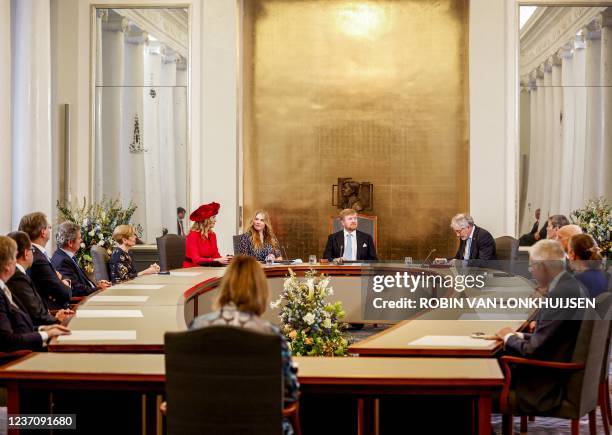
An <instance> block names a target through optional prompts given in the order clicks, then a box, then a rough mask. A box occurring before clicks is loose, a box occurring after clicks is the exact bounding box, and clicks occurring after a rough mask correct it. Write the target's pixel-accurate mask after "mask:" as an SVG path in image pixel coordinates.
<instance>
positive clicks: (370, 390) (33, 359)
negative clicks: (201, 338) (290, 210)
mask: <svg viewBox="0 0 612 435" xmlns="http://www.w3.org/2000/svg"><path fill="white" fill-rule="evenodd" d="M289 268H291V269H292V270H293V271H295V272H296V274H298V276H299V275H303V274H304V273H305V272H306V271H307V270H309V269H311V267H310V266H309V265H292V266H285V265H272V266H264V270H265V273H266V276H267V278H268V282H269V286H270V290H271V300H274V299H275V298H276V296H278V294H279V293H280V291H281V289H282V284H283V281H284V279H285V278H286V276H287V275H288V269H289ZM314 268H315V269H316V270H317V271H318V272H323V273H325V274H327V275H329V276H331V285H332V286H333V288H334V294H333V296H332V297H331V298H330V299H331V300H332V301H334V300H341V301H342V302H343V305H344V309H345V311H346V318H345V320H346V321H347V322H350V323H362V322H363V323H395V324H394V325H393V326H391V327H390V328H387V329H386V330H384V331H383V332H381V333H378V334H375V335H373V336H371V337H369V338H367V339H365V340H363V341H361V342H359V343H356V344H353V345H352V346H351V347H350V349H349V351H350V353H352V354H356V355H359V356H362V357H360V358H309V357H295V358H294V361H295V362H296V363H297V364H298V377H299V381H300V384H301V386H300V390H301V392H302V399H301V408H302V411H301V412H304V414H303V419H302V427H303V430H304V433H305V434H307V433H318V431H319V428H318V426H317V424H318V422H319V421H321V418H323V419H324V420H325V419H326V418H327V419H328V420H329V421H336V422H337V425H338V426H339V427H338V428H337V430H338V431H340V432H346V433H359V434H369V433H378V432H377V431H378V429H377V427H378V424H379V423H376V422H379V418H378V409H379V408H378V406H379V405H378V403H379V402H378V400H379V399H380V400H383V401H384V400H387V399H385V398H389V400H390V401H387V402H384V403H383V402H381V404H380V407H381V408H380V409H387V410H388V409H394V408H393V407H394V406H399V409H396V411H397V412H400V413H401V412H403V411H401V409H403V408H402V407H403V406H405V402H393V400H394V398H397V396H403V397H407V396H418V397H419V399H418V400H417V402H414V401H413V402H410V403H412V404H414V403H425V402H423V400H421V398H422V397H429V398H432V397H435V398H436V399H435V400H436V403H440V400H442V398H446V397H448V398H449V400H451V401H452V400H459V399H460V400H462V402H461V403H462V404H464V405H462V406H467V408H457V409H456V410H455V411H456V412H457V413H459V417H460V418H463V419H464V420H465V421H462V422H459V421H454V420H453V424H455V425H466V426H467V427H471V429H469V430H470V432H472V433H475V432H478V433H481V434H489V433H490V430H491V425H490V417H491V407H492V398H493V396H494V394H495V393H496V392H497V391H499V389H500V388H501V386H502V384H503V374H502V373H501V370H500V368H499V365H498V363H497V360H496V359H495V358H494V356H495V354H496V353H497V352H498V351H499V345H498V343H497V342H496V341H484V340H475V339H474V340H472V341H469V340H468V342H467V343H465V342H463V341H465V339H466V338H468V339H469V335H470V334H472V333H474V332H483V333H485V334H493V333H495V332H496V331H497V330H499V329H500V328H501V327H503V326H508V325H509V326H513V327H515V328H519V327H520V326H521V325H523V324H524V323H525V321H526V320H527V319H528V316H529V315H530V313H528V312H520V311H519V312H516V313H512V315H511V316H510V317H512V319H510V318H509V319H507V320H506V319H503V318H502V319H500V320H490V319H491V318H492V317H495V316H497V317H498V318H500V316H501V317H503V315H504V314H503V313H495V312H491V311H486V310H485V311H484V312H470V311H468V312H466V311H465V310H463V311H461V310H444V311H443V313H441V312H440V311H438V310H430V311H423V312H418V313H409V314H410V316H411V318H410V319H408V320H401V321H377V320H374V321H373V320H366V319H364V318H363V317H364V313H363V310H362V305H363V304H364V303H369V302H370V301H368V300H366V299H367V293H366V292H365V290H364V289H367V286H365V287H364V282H366V281H364V280H363V279H364V277H366V278H367V277H368V276H370V275H372V274H373V273H374V272H373V269H372V266H371V265H360V264H351V265H343V266H335V265H317V266H315V267H314ZM225 270H226V269H225V268H191V269H179V270H174V271H171V272H170V274H169V275H148V276H141V277H138V278H136V279H135V280H133V281H130V282H127V283H124V284H120V285H115V286H113V287H111V288H109V289H106V290H103V291H99V292H97V293H95V294H93V295H91V296H89V297H87V298H86V299H84V300H83V301H82V302H81V303H80V304H79V305H78V307H77V310H76V315H75V316H74V317H73V318H72V319H70V321H69V326H70V328H71V330H72V332H73V333H72V335H70V336H64V337H60V338H59V339H54V340H53V341H52V342H51V343H50V345H49V350H50V351H51V352H48V353H40V354H31V355H29V356H26V357H25V358H23V359H21V360H18V361H16V362H13V363H10V364H7V365H5V366H2V367H0V382H2V383H3V384H5V385H6V386H7V388H8V389H9V412H11V413H18V412H19V409H20V405H22V402H21V399H20V398H23V397H25V398H27V397H28V394H29V392H30V391H31V390H32V389H36V390H38V391H49V392H59V393H60V394H61V393H62V392H64V391H74V390H79V391H84V393H83V394H87V391H94V390H106V391H108V392H109V393H110V394H111V395H113V397H115V395H116V394H119V393H124V394H128V392H130V391H131V392H133V391H139V392H142V394H143V398H144V400H145V402H146V406H145V408H143V409H144V410H143V411H142V412H143V414H142V421H143V422H146V423H145V426H144V428H143V432H146V433H156V431H157V430H158V429H159V427H160V424H161V423H160V421H161V417H160V416H159V413H158V412H157V409H158V402H159V400H161V399H160V397H161V395H163V391H164V380H165V371H164V355H163V347H164V334H165V333H166V332H168V331H181V330H185V329H187V326H188V324H189V323H190V322H191V320H192V319H193V318H194V317H195V316H197V315H199V314H203V313H206V312H209V311H210V310H211V309H212V301H213V300H214V298H215V296H216V295H217V292H218V286H219V283H220V280H221V278H222V276H223V274H224V272H225ZM375 271H376V273H395V272H397V271H399V272H404V271H407V272H409V273H417V274H425V275H442V276H448V275H452V274H454V273H456V271H454V270H453V269H450V268H426V269H421V268H407V267H406V266H404V265H403V264H381V265H377V266H376V269H375ZM487 285H488V287H489V290H490V291H489V292H487V294H484V293H479V294H472V292H471V291H469V290H466V291H464V292H463V293H455V292H454V290H453V289H450V290H448V289H435V288H433V289H431V290H430V291H431V294H430V296H432V297H435V296H437V297H441V296H444V297H449V296H453V297H464V298H469V297H471V296H476V295H477V296H480V297H495V296H496V295H499V292H503V293H505V294H513V295H517V296H526V295H528V294H529V293H530V292H531V289H532V286H531V284H530V283H529V282H528V281H527V280H524V279H523V278H520V277H502V276H499V277H495V276H494V277H492V278H490V280H488V282H487ZM263 317H264V318H266V319H267V320H270V321H272V322H275V323H276V322H277V319H278V310H273V309H271V308H268V310H267V311H266V313H265V314H264V316H263ZM432 336H433V337H437V340H438V341H437V342H436V340H434V343H428V337H429V340H430V341H431V337H432ZM466 336H467V337H466ZM440 337H446V339H448V337H450V338H451V339H452V338H454V337H458V338H459V339H460V341H459V342H458V343H455V342H453V340H451V342H449V343H444V342H439V340H440ZM461 340H463V341H461ZM415 341H416V342H417V343H413V342H415ZM419 343H420V344H419ZM407 356H410V358H406V357H407ZM70 394H72V393H70ZM82 397H90V396H82ZM93 397H95V395H94V396H93ZM453 398H454V399H453ZM340 399H342V400H340ZM138 403H139V404H140V402H138ZM313 403H314V405H313ZM449 403H453V405H452V406H451V407H452V408H455V404H456V403H457V402H449ZM138 406H140V405H138ZM313 406H314V408H313ZM449 406H450V405H449ZM341 407H344V408H341ZM355 409H358V411H357V413H356V414H355V411H354V410H355ZM430 411H431V412H433V410H430ZM325 412H328V413H330V414H329V415H328V416H327V417H322V415H323V413H325ZM387 412H388V411H387ZM426 412H429V411H426ZM339 415H342V416H343V417H342V418H339ZM387 415H388V414H387ZM418 415H421V414H418ZM433 415H435V413H434V414H433ZM466 415H467V416H468V417H465V416H466ZM470 416H472V417H470ZM474 416H475V420H474V419H473V418H474ZM456 417H457V416H456ZM381 418H382V417H381ZM432 418H434V417H433V416H432ZM382 421H389V419H384V418H382V419H381V420H380V422H382ZM429 421H430V420H427V419H425V422H427V424H429V423H428V422H429ZM380 424H383V423H380Z"/></svg>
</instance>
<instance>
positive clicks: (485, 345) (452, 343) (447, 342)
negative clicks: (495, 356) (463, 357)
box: [408, 335, 496, 349]
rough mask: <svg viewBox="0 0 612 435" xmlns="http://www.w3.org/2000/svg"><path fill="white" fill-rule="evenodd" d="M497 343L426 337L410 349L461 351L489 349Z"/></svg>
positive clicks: (448, 336) (470, 338)
mask: <svg viewBox="0 0 612 435" xmlns="http://www.w3.org/2000/svg"><path fill="white" fill-rule="evenodd" d="M495 345H496V342H495V341H490V340H480V339H477V338H472V337H468V336H465V335H425V336H424V337H421V338H419V339H417V340H414V341H412V342H410V343H408V346H410V347H456V348H460V349H464V348H465V349H473V348H478V349H489V348H492V347H494V346H495Z"/></svg>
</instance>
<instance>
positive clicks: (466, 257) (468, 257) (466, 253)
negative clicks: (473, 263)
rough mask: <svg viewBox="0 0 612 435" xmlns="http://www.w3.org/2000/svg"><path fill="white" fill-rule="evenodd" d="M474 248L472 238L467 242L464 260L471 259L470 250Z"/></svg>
mask: <svg viewBox="0 0 612 435" xmlns="http://www.w3.org/2000/svg"><path fill="white" fill-rule="evenodd" d="M471 248H472V238H471V237H470V238H469V239H467V240H466V241H465V252H464V253H463V259H464V260H469V259H470V249H471Z"/></svg>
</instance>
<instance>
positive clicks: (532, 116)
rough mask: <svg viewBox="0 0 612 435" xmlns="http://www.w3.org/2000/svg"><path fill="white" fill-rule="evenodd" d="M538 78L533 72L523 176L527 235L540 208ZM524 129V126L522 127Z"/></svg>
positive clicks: (522, 230)
mask: <svg viewBox="0 0 612 435" xmlns="http://www.w3.org/2000/svg"><path fill="white" fill-rule="evenodd" d="M536 77H537V72H536V71H533V72H532V73H531V74H530V75H529V84H528V86H529V127H530V128H529V159H528V161H527V164H528V171H527V173H524V174H523V177H527V193H526V195H525V207H524V210H523V216H522V218H521V222H522V223H523V228H521V231H520V233H521V234H525V232H528V231H529V228H527V227H528V226H529V222H531V220H532V217H533V212H534V210H535V209H537V208H538V207H540V204H539V203H538V202H537V189H538V188H539V186H538V183H537V182H536V178H537V173H538V165H539V162H538V161H537V152H538V141H537V135H538V133H537V132H538V113H537V111H538V97H537V95H538V92H539V91H538V88H537V85H536ZM521 128H522V126H521Z"/></svg>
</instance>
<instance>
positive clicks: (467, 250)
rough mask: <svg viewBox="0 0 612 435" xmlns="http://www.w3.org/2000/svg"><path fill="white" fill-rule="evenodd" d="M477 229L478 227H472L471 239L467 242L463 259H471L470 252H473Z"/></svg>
mask: <svg viewBox="0 0 612 435" xmlns="http://www.w3.org/2000/svg"><path fill="white" fill-rule="evenodd" d="M475 229H476V225H472V231H470V235H469V237H468V238H467V239H466V240H465V249H464V251H463V259H464V260H469V259H470V251H471V250H472V236H473V235H474V230H475Z"/></svg>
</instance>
